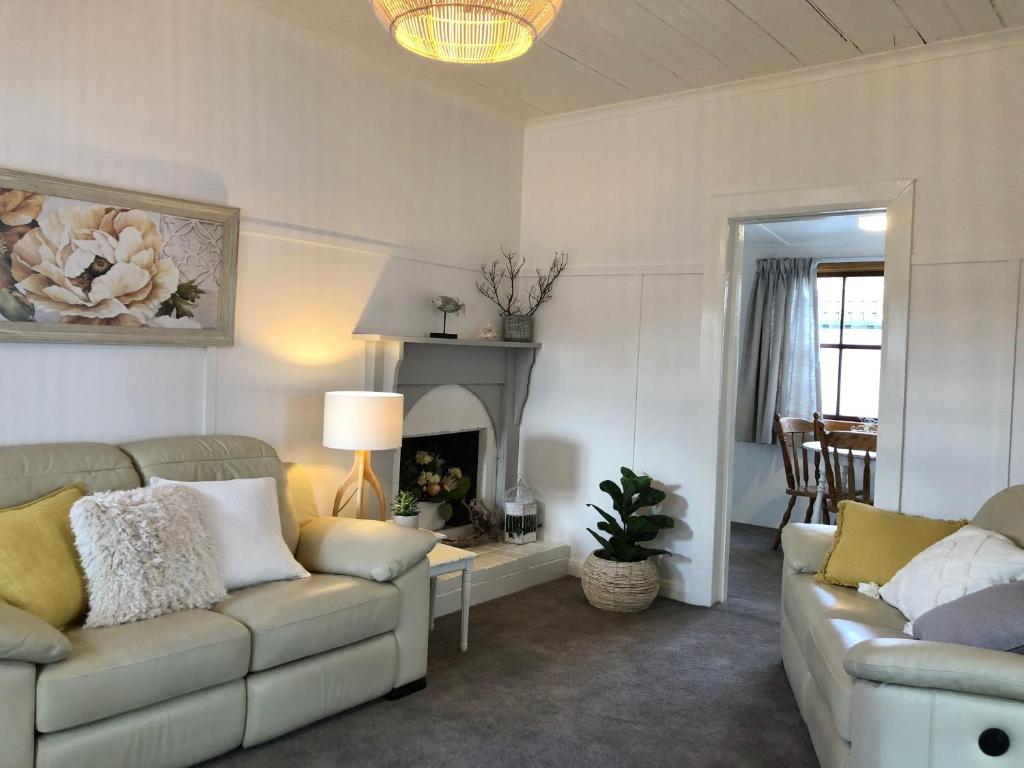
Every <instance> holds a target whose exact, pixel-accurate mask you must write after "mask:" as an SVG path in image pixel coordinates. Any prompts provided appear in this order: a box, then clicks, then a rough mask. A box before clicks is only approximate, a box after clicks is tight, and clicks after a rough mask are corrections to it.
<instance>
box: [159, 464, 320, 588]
mask: <svg viewBox="0 0 1024 768" xmlns="http://www.w3.org/2000/svg"><path fill="white" fill-rule="evenodd" d="M150 485H154V486H161V485H183V486H186V487H188V488H192V489H194V490H195V491H197V492H198V493H199V495H200V496H201V497H202V499H203V507H204V512H205V516H206V524H207V527H208V528H209V530H210V533H211V534H212V535H213V540H214V542H215V543H216V545H217V554H218V556H219V558H220V562H221V566H222V567H223V569H224V585H225V586H226V587H227V588H228V589H229V590H232V589H241V588H242V587H248V586H252V585H253V584H261V583H263V582H266V581H280V580H282V579H295V578H300V577H303V576H309V571H307V570H306V569H305V568H303V567H302V566H301V565H300V564H299V563H298V561H296V559H295V558H294V557H292V553H291V550H289V549H288V545H287V544H286V543H285V540H284V537H283V536H282V535H281V518H280V516H279V515H278V510H277V483H276V482H275V481H274V478H272V477H257V478H243V479H239V480H207V481H202V482H195V483H186V482H182V481H178V480H165V479H163V478H161V477H154V478H153V479H152V480H150Z"/></svg>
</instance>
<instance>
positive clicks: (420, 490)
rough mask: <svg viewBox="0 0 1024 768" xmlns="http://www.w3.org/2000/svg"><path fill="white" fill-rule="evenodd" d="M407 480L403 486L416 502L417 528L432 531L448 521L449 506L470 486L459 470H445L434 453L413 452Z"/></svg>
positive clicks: (446, 463)
mask: <svg viewBox="0 0 1024 768" xmlns="http://www.w3.org/2000/svg"><path fill="white" fill-rule="evenodd" d="M406 478H407V479H406V481H405V482H403V484H402V485H403V486H405V490H407V491H409V492H410V493H412V494H413V495H414V496H415V497H416V499H417V500H418V502H419V504H418V507H419V515H420V527H421V528H427V529H429V530H431V531H439V530H441V529H442V528H444V525H445V523H447V522H448V521H449V520H451V518H452V514H454V512H455V510H454V509H453V508H452V502H453V501H458V500H459V499H463V498H465V497H466V494H467V493H469V486H470V485H471V483H470V479H469V477H467V476H466V474H465V473H464V472H463V471H462V469H461V468H459V467H450V466H448V462H447V461H445V459H444V457H443V456H441V455H440V454H438V453H437V452H436V451H433V452H432V451H416V455H415V456H414V457H413V464H412V466H411V467H410V468H409V469H408V470H407V471H406Z"/></svg>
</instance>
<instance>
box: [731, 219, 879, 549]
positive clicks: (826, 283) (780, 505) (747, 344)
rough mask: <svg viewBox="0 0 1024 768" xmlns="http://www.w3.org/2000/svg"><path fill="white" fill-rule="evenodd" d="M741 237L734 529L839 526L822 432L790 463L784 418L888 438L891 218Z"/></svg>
mask: <svg viewBox="0 0 1024 768" xmlns="http://www.w3.org/2000/svg"><path fill="white" fill-rule="evenodd" d="M740 226H742V227H743V230H742V233H741V237H740V238H739V239H738V242H739V247H740V251H741V256H740V258H741V264H742V268H741V273H740V280H741V285H740V290H739V295H740V297H741V299H740V302H741V307H740V317H741V327H740V345H739V359H738V363H739V371H738V375H739V385H738V391H737V398H736V406H735V407H736V411H737V413H736V426H737V429H736V434H735V438H734V444H733V460H732V467H733V478H732V485H731V489H730V490H731V503H730V505H729V507H728V510H727V511H728V515H729V522H730V523H746V524H752V525H757V526H763V527H771V528H775V527H779V526H780V524H781V523H782V521H783V520H784V519H786V520H793V521H795V522H803V521H811V520H813V521H814V522H825V521H830V520H825V519H823V518H824V517H827V504H823V503H822V501H823V498H824V496H825V494H824V492H823V491H824V483H823V482H821V483H819V482H818V481H819V479H822V478H821V475H820V472H818V471H816V467H818V466H820V456H819V455H818V453H817V452H816V450H815V447H814V446H815V445H817V444H816V443H815V442H814V441H815V438H814V436H813V433H807V434H802V435H799V434H792V435H791V436H790V437H789V438H786V439H788V441H789V444H788V445H787V448H788V452H787V454H786V455H785V456H784V455H783V450H782V444H781V443H780V439H779V437H778V435H777V434H776V432H777V430H776V428H775V424H774V414H775V413H779V414H781V415H782V416H783V417H792V418H795V419H799V420H800V422H807V423H811V422H813V414H818V415H820V416H821V418H823V419H825V420H829V421H841V422H845V423H847V424H848V425H849V427H848V428H849V429H855V430H863V431H866V432H872V431H875V430H876V429H877V424H878V418H879V400H880V389H881V367H882V365H881V363H882V357H883V334H884V281H885V235H886V232H885V230H886V216H885V211H884V210H879V209H867V210H859V211H843V212H828V213H822V214H809V215H802V216H789V217H784V218H768V219H754V220H746V221H743V222H741V223H740ZM800 422H792V424H797V423H800ZM785 423H786V424H787V425H789V424H791V422H785ZM805 439H806V446H807V447H804V442H805ZM805 457H806V458H805ZM787 464H788V466H787ZM823 507H824V508H825V510H826V512H825V515H823V514H822V509H823ZM784 513H785V518H784ZM776 540H777V539H776Z"/></svg>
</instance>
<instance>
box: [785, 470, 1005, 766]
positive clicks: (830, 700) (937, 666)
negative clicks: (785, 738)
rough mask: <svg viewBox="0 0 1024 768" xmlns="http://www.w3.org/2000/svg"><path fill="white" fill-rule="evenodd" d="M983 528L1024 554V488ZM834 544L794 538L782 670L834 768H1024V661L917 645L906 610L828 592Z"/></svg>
mask: <svg viewBox="0 0 1024 768" xmlns="http://www.w3.org/2000/svg"><path fill="white" fill-rule="evenodd" d="M973 522H974V524H976V525H980V526H982V527H985V528H989V529H991V530H995V531H998V532H1000V533H1002V534H1004V535H1006V536H1008V537H1010V538H1011V539H1013V540H1014V541H1015V542H1016V543H1017V544H1018V545H1020V546H1024V486H1014V487H1013V488H1008V489H1006V490H1005V491H1001V492H1000V493H998V494H996V495H995V496H993V497H992V498H991V499H990V500H989V501H987V502H986V503H985V505H984V506H983V507H982V508H981V510H980V511H979V512H978V514H977V516H976V517H975V518H974V521H973ZM834 532H835V528H834V527H833V526H830V525H805V524H800V523H791V524H789V525H788V526H786V528H785V529H783V532H782V544H783V548H784V552H785V565H784V567H783V576H782V659H783V664H784V665H785V668H786V674H787V676H788V677H789V682H790V685H791V686H792V688H793V693H794V695H795V696H796V700H797V703H798V704H799V706H800V712H801V714H802V715H803V718H804V721H805V722H806V724H807V729H808V731H809V732H810V735H811V741H812V742H813V743H814V749H815V751H816V753H817V755H818V760H819V761H820V762H821V765H822V766H823V768H839V767H840V766H843V767H844V768H972V767H973V766H979V768H980V767H989V768H998V767H999V766H1006V767H1007V768H1009V766H1014V767H1015V768H1019V767H1020V766H1024V656H1021V655H1017V654H1013V653H1001V652H997V651H990V650H984V649H980V648H970V647H967V646H961V645H949V644H946V643H932V642H923V641H918V640H913V639H910V638H908V637H907V636H906V635H904V634H903V633H902V628H903V625H904V624H905V623H906V619H905V618H904V616H903V615H902V614H901V613H900V612H899V611H897V610H896V609H895V608H893V607H891V606H889V605H887V604H886V603H884V602H882V601H880V600H873V599H871V598H869V597H865V596H863V595H860V594H859V593H858V592H857V591H856V590H854V589H851V588H846V587H833V586H829V585H827V584H818V583H816V582H815V581H814V573H815V572H816V571H817V570H818V568H819V566H820V565H821V562H822V560H823V559H824V557H825V554H826V552H827V551H828V548H829V546H830V544H831V542H832V535H833V533H834Z"/></svg>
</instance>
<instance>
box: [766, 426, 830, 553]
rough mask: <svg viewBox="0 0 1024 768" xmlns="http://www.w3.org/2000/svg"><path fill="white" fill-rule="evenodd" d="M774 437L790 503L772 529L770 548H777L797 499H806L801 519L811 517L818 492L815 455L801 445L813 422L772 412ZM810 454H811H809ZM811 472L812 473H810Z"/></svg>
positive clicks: (808, 437) (811, 435)
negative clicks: (782, 466)
mask: <svg viewBox="0 0 1024 768" xmlns="http://www.w3.org/2000/svg"><path fill="white" fill-rule="evenodd" d="M775 438H776V440H778V443H779V448H780V449H781V450H782V463H783V465H784V466H785V467H786V495H787V496H789V503H788V504H787V505H786V512H785V514H784V515H783V516H782V522H781V523H779V529H778V531H777V532H776V533H775V541H774V542H773V543H772V549H778V548H779V542H780V541H781V540H782V529H783V528H785V527H786V524H787V523H788V522H789V517H790V515H791V514H792V513H793V507H794V506H795V505H796V500H797V499H800V498H804V499H808V500H809V501H808V504H807V514H806V515H805V516H804V522H807V523H809V522H810V521H811V515H812V514H813V513H814V498H815V496H817V495H818V477H819V475H818V471H819V470H818V466H819V465H818V456H817V454H815V453H814V452H813V451H808V450H807V449H806V448H804V443H805V442H807V441H809V440H813V439H814V422H813V421H808V420H807V419H799V418H796V417H793V416H781V415H779V414H778V413H776V414H775ZM812 457H813V458H812ZM812 474H813V477H812Z"/></svg>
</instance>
